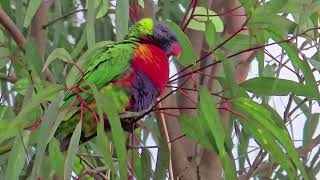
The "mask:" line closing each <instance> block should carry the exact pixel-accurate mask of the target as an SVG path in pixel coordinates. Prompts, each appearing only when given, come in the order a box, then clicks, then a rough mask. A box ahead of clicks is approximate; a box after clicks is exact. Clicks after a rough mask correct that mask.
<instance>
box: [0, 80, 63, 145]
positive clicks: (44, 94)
mask: <svg viewBox="0 0 320 180" xmlns="http://www.w3.org/2000/svg"><path fill="white" fill-rule="evenodd" d="M62 89H63V87H62V86H58V85H52V86H48V87H47V89H46V90H45V91H41V92H39V93H38V94H35V95H33V96H32V97H31V100H30V101H29V102H28V104H27V105H26V106H23V108H22V110H21V111H20V112H19V114H18V115H17V117H16V118H15V119H13V120H10V121H8V122H7V121H3V122H2V121H0V124H1V123H3V125H4V124H6V125H4V126H1V125H0V127H5V128H4V129H3V130H2V131H0V142H1V141H2V140H4V139H6V138H9V137H12V136H13V135H14V134H15V133H16V132H17V130H18V128H22V126H23V124H27V123H29V122H27V121H26V119H25V117H26V116H28V114H30V113H34V112H33V111H34V110H35V109H36V108H38V107H39V105H40V103H42V102H44V101H46V100H47V99H48V98H50V97H53V96H55V95H57V93H58V92H59V91H60V90H62ZM0 130H1V128H0Z"/></svg>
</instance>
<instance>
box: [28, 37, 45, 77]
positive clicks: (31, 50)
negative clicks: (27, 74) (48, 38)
mask: <svg viewBox="0 0 320 180" xmlns="http://www.w3.org/2000/svg"><path fill="white" fill-rule="evenodd" d="M24 62H26V63H27V64H28V65H29V67H31V70H32V73H33V76H35V75H36V76H39V77H40V78H41V79H44V75H43V73H42V61H41V58H40V52H39V48H38V47H37V45H36V42H35V40H34V39H33V38H32V37H29V38H28V39H27V42H26V55H25V57H24ZM34 79H36V78H34Z"/></svg>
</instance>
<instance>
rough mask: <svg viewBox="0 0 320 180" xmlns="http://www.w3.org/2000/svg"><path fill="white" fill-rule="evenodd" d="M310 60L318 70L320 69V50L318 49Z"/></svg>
mask: <svg viewBox="0 0 320 180" xmlns="http://www.w3.org/2000/svg"><path fill="white" fill-rule="evenodd" d="M308 61H309V62H310V63H311V64H312V66H314V68H316V69H317V70H318V71H320V52H319V51H317V52H316V53H315V54H314V55H313V56H312V57H311V58H308Z"/></svg>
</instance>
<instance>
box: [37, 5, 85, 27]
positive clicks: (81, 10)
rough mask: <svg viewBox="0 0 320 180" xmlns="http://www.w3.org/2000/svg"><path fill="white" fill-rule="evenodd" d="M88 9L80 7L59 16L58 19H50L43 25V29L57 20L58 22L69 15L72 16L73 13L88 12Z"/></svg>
mask: <svg viewBox="0 0 320 180" xmlns="http://www.w3.org/2000/svg"><path fill="white" fill-rule="evenodd" d="M86 11H87V9H78V10H75V11H72V12H69V13H67V14H65V15H63V16H61V17H59V18H57V19H54V20H52V21H50V22H49V23H48V24H45V25H43V26H42V28H43V29H46V28H47V27H49V26H51V25H53V24H55V23H56V22H58V21H60V20H63V19H65V18H67V17H69V16H71V15H73V14H76V13H78V12H86Z"/></svg>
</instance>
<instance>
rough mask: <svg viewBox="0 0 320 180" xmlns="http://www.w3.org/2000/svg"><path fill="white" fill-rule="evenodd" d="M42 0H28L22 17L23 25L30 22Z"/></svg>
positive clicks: (25, 25)
mask: <svg viewBox="0 0 320 180" xmlns="http://www.w3.org/2000/svg"><path fill="white" fill-rule="evenodd" d="M41 2H42V0H30V1H29V5H28V8H27V12H26V15H25V17H24V22H23V27H25V28H26V27H28V26H29V25H30V23H31V20H32V18H33V16H34V15H35V14H36V12H37V10H38V8H39V6H40V4H41Z"/></svg>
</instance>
